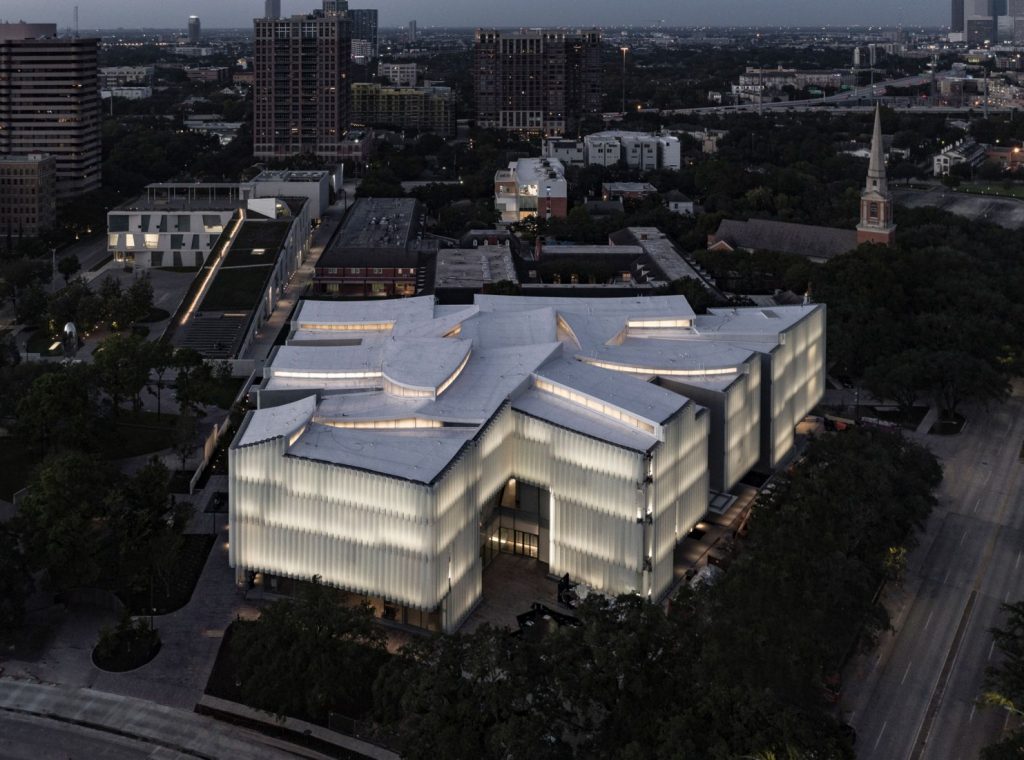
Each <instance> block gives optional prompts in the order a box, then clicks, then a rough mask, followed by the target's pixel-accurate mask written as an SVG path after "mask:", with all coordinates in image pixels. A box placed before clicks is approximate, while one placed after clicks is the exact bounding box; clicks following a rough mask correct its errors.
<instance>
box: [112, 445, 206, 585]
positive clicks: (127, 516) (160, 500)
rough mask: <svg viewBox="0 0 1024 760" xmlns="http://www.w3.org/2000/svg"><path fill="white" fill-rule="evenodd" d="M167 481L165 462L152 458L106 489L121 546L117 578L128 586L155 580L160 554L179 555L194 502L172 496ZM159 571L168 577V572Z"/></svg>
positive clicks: (117, 543)
mask: <svg viewBox="0 0 1024 760" xmlns="http://www.w3.org/2000/svg"><path fill="white" fill-rule="evenodd" d="M169 485H170V473H169V472H168V470H167V467H165V466H164V464H163V463H162V462H160V460H158V459H156V458H155V457H154V458H153V459H151V460H150V461H149V462H148V463H147V464H146V465H145V466H144V467H143V468H142V469H141V470H139V471H138V472H137V473H136V474H135V475H134V476H133V477H131V478H128V479H125V480H122V481H121V482H120V483H118V484H117V485H116V486H114V487H112V488H111V489H110V490H109V491H108V492H107V496H106V500H105V505H104V506H105V510H104V511H105V514H106V519H107V523H108V527H109V529H110V533H111V539H112V541H113V546H115V547H116V549H117V550H116V552H115V556H116V562H117V565H118V568H117V577H118V579H119V580H120V581H121V582H122V583H124V585H125V587H127V588H130V589H134V590H138V589H140V588H144V587H145V585H146V583H147V582H149V583H152V580H153V576H154V574H155V571H156V569H157V567H158V565H159V560H158V558H157V556H156V555H157V554H164V555H165V556H166V555H170V556H171V557H175V556H176V555H177V554H178V550H179V548H180V542H181V533H182V531H183V530H184V529H185V526H186V525H187V523H188V518H189V514H190V513H191V505H189V504H187V503H175V502H174V501H172V500H171V498H170V494H169V493H168V490H169ZM161 567H162V566H161ZM161 575H164V576H165V579H166V573H161ZM167 593H169V590H168V591H167Z"/></svg>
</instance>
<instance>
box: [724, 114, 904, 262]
mask: <svg viewBox="0 0 1024 760" xmlns="http://www.w3.org/2000/svg"><path fill="white" fill-rule="evenodd" d="M895 240H896V225H895V224H894V223H893V203H892V195H891V194H890V193H889V183H888V181H887V180H886V176H885V147H884V144H883V142H882V113H881V110H880V109H879V108H876V109H875V129H874V134H873V135H872V137H871V160H870V163H869V165H868V177H867V182H866V184H865V186H864V192H862V193H861V197H860V224H858V225H857V229H856V230H844V229H839V228H836V227H819V226H817V225H812V224H794V223H793V222H776V221H771V220H768V219H750V220H748V221H745V222H741V221H736V220H733V219H726V220H723V221H722V223H721V224H720V225H719V227H718V231H717V232H715V233H714V234H713V235H709V236H708V250H709V251H735V250H738V249H744V250H748V251H754V250H767V251H778V252H779V253H792V254H798V255H800V256H806V257H807V258H809V259H811V260H812V261H817V262H824V261H827V260H828V259H831V258H833V257H835V256H839V255H841V254H844V253H848V252H850V251H852V250H853V249H854V248H856V247H857V246H859V245H861V244H863V243H876V244H879V245H889V246H891V245H892V244H893V243H894V242H895Z"/></svg>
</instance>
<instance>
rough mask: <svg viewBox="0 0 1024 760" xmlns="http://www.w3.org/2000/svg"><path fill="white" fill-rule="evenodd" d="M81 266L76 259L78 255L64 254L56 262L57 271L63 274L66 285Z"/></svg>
mask: <svg viewBox="0 0 1024 760" xmlns="http://www.w3.org/2000/svg"><path fill="white" fill-rule="evenodd" d="M81 268H82V264H81V262H80V261H79V260H78V256H76V255H75V254H73V253H72V254H70V255H68V256H64V257H62V258H61V259H60V261H58V262H57V271H58V272H60V273H61V275H63V276H64V284H65V285H67V284H68V282H70V281H71V277H72V276H73V275H74V274H76V273H77V272H78V271H79V270H80V269H81Z"/></svg>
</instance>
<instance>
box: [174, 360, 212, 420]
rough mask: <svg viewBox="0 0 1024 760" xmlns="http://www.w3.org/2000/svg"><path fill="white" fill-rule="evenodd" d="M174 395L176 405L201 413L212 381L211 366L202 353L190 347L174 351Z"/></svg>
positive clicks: (182, 409)
mask: <svg viewBox="0 0 1024 760" xmlns="http://www.w3.org/2000/svg"><path fill="white" fill-rule="evenodd" d="M173 366H174V369H175V370H176V371H177V374H176V376H175V378H174V397H175V400H176V401H177V402H178V407H179V408H180V410H181V411H184V409H185V408H186V407H188V408H189V409H191V410H192V411H193V412H195V413H197V414H199V413H201V407H202V402H203V400H204V399H205V398H207V397H208V396H209V393H210V386H211V385H212V383H213V368H212V367H211V366H210V365H209V364H208V363H207V362H206V360H205V359H203V356H202V354H200V353H199V352H198V351H196V350H195V349H192V348H179V349H178V350H177V351H175V352H174V365H173Z"/></svg>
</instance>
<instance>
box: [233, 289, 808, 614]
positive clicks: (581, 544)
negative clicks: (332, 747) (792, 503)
mask: <svg viewBox="0 0 1024 760" xmlns="http://www.w3.org/2000/svg"><path fill="white" fill-rule="evenodd" d="M824 368H825V308H824V306H821V305H807V306H792V307H776V308H773V309H759V308H752V309H713V310H711V311H710V312H709V314H707V315H702V316H696V315H695V314H694V312H693V310H692V309H691V308H690V306H689V304H688V303H687V301H686V299H685V298H683V297H681V296H666V297H656V298H623V299H555V298H551V299H547V298H544V299H537V298H523V297H507V296H482V295H478V296H476V302H475V304H474V305H472V306H438V305H435V304H434V301H433V298H431V297H421V298H411V299H405V300H394V301H378V302H326V301H305V302H303V303H302V304H301V305H300V307H299V309H298V311H297V313H296V316H295V317H294V319H293V323H292V331H291V335H290V337H289V339H288V341H287V343H286V345H284V346H280V347H278V348H277V349H275V351H274V353H273V354H272V355H271V357H270V359H269V361H268V365H267V367H266V369H265V371H264V380H263V383H262V385H261V386H260V387H259V389H258V393H257V395H258V408H257V409H256V410H255V411H252V412H250V413H249V414H248V415H247V417H246V419H245V421H244V423H243V425H242V427H241V429H240V431H239V433H238V435H237V437H236V439H235V441H234V443H233V444H232V446H231V451H230V529H231V545H230V561H231V565H232V567H234V568H235V569H236V578H237V580H238V582H239V583H244V582H245V581H246V580H247V578H248V577H249V574H250V573H262V574H263V578H264V581H265V582H266V583H268V584H269V585H270V587H271V588H275V587H277V584H278V583H282V584H285V585H287V583H288V582H289V581H288V580H287V579H308V578H310V577H311V576H313V575H320V576H321V577H322V578H323V580H324V582H325V583H327V584H330V585H332V586H336V587H338V588H341V589H345V590H347V591H349V592H352V593H353V594H356V595H361V596H366V597H369V598H371V599H372V600H373V601H374V602H375V604H376V605H377V606H378V609H379V610H380V611H381V612H382V614H384V615H386V616H387V617H390V618H392V619H396V620H398V621H400V622H405V623H410V624H413V625H420V626H423V627H427V628H433V629H438V630H444V631H453V630H455V629H456V628H457V627H458V626H459V625H460V624H461V623H462V621H463V620H464V619H465V618H466V616H467V615H468V614H469V613H470V611H471V610H472V609H473V607H474V605H476V604H477V602H478V601H479V600H480V597H481V588H482V581H481V578H482V573H483V568H484V566H485V565H486V564H487V563H488V562H489V560H490V559H491V558H492V557H493V556H494V554H495V553H496V552H498V551H512V552H514V553H517V554H525V555H526V556H531V557H536V558H537V559H539V560H540V561H541V562H542V563H545V564H546V565H547V568H548V571H549V572H550V573H551V574H553V575H559V576H560V575H562V574H564V573H568V574H569V575H570V576H571V577H572V578H573V579H574V580H578V581H581V582H584V583H586V584H588V585H590V586H592V587H594V588H596V589H599V590H602V591H605V592H608V593H623V592H636V593H639V594H643V595H645V596H648V597H650V598H652V599H657V598H659V597H660V596H661V595H663V594H664V593H665V592H666V591H668V590H669V588H670V586H671V585H672V583H673V549H674V547H675V545H676V543H677V542H678V541H680V540H682V538H683V537H684V536H685V535H686V534H687V533H688V532H689V531H690V529H691V528H693V527H694V526H695V525H696V524H697V523H698V522H699V521H700V519H701V518H702V516H703V515H704V514H705V512H706V511H707V507H708V500H709V494H710V492H711V491H725V490H728V489H729V488H731V487H732V486H734V485H735V484H736V482H737V481H738V480H739V479H740V478H741V477H742V476H743V475H744V474H745V473H746V472H747V471H748V470H750V469H751V468H753V467H754V466H756V465H760V466H761V467H766V468H770V467H774V466H776V465H777V464H778V463H779V462H780V461H781V460H783V459H784V458H785V457H786V456H787V454H789V452H790V451H791V449H792V447H793V444H794V428H795V426H796V424H797V423H798V422H799V421H800V420H801V419H802V418H803V417H804V416H805V415H806V414H807V413H808V412H809V411H810V410H811V408H812V407H813V406H814V405H815V404H816V403H817V402H818V401H819V400H820V398H821V396H822V392H823V388H824V374H825V372H824Z"/></svg>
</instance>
